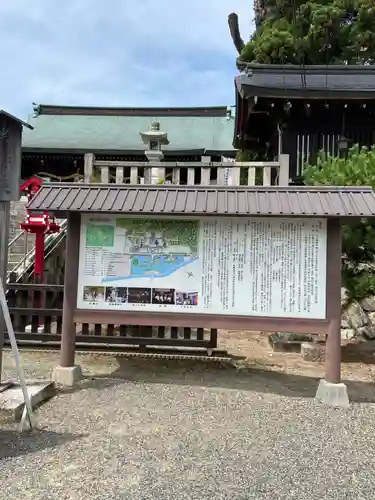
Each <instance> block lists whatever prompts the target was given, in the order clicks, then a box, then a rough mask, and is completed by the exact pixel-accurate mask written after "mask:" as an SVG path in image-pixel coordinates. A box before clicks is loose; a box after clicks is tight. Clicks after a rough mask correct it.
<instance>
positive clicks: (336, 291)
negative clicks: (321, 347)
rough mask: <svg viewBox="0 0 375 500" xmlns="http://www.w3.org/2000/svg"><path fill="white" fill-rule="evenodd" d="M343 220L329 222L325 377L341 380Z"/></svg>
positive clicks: (336, 380) (331, 379)
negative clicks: (327, 322)
mask: <svg viewBox="0 0 375 500" xmlns="http://www.w3.org/2000/svg"><path fill="white" fill-rule="evenodd" d="M341 251H342V243H341V221H340V219H328V222H327V319H328V321H329V326H328V332H327V342H326V355H325V379H326V381H327V382H330V383H332V384H339V383H340V382H341Z"/></svg>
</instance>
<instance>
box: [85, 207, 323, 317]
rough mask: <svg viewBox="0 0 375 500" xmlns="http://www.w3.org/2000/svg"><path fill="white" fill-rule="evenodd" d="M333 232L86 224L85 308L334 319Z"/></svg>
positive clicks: (303, 227)
mask: <svg viewBox="0 0 375 500" xmlns="http://www.w3.org/2000/svg"><path fill="white" fill-rule="evenodd" d="M325 279H326V223H325V221H324V220H319V219H317V220H316V219H314V220H306V219H274V220H272V219H261V218H237V219H233V218H207V217H206V218H205V219H203V218H202V219H200V220H199V219H194V220H192V219H188V220H182V219H162V218H156V217H155V218H132V217H126V216H123V217H121V216H117V217H113V216H110V217H106V216H103V215H99V216H96V217H93V216H88V215H87V216H83V217H82V225H81V242H80V264H79V292H78V303H77V307H78V308H83V309H90V308H95V309H97V308H100V309H107V310H108V309H121V310H145V311H160V310H162V311H166V312H199V313H211V314H227V315H228V314H236V315H247V316H266V315H268V316H275V317H306V318H324V317H325Z"/></svg>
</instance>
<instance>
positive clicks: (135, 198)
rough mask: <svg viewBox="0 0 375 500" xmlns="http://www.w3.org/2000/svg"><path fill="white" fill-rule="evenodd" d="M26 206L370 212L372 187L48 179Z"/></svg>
mask: <svg viewBox="0 0 375 500" xmlns="http://www.w3.org/2000/svg"><path fill="white" fill-rule="evenodd" d="M28 208H29V209H30V210H35V211H44V210H47V211H51V212H54V213H55V214H57V215H59V216H65V215H66V214H67V213H68V212H81V213H103V214H137V215H148V216H149V215H174V216H194V215H195V216H213V215H216V216H217V215H219V216H272V217H280V216H286V217H357V218H358V217H373V216H375V193H374V191H373V190H372V189H371V188H370V187H327V186H319V187H316V186H314V187H308V186H288V187H282V188H281V187H265V186H255V187H245V186H238V187H235V188H233V187H217V186H180V185H155V186H145V185H143V186H134V185H126V184H122V185H120V184H107V185H104V184H98V185H95V184H74V183H64V184H61V183H48V184H46V185H44V186H43V187H42V188H41V189H40V190H39V191H38V193H37V194H36V195H35V197H34V198H33V199H32V200H31V202H30V203H29V205H28Z"/></svg>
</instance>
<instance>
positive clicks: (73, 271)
mask: <svg viewBox="0 0 375 500" xmlns="http://www.w3.org/2000/svg"><path fill="white" fill-rule="evenodd" d="M80 231H81V215H80V214H79V213H75V212H70V213H69V214H68V223H67V236H66V251H65V282H64V302H63V319H62V334H61V353H60V366H61V367H73V366H74V359H75V337H76V331H75V324H74V321H73V313H74V309H75V308H76V307H77V286H78V260H79V243H80Z"/></svg>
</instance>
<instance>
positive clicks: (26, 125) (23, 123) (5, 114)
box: [0, 109, 34, 130]
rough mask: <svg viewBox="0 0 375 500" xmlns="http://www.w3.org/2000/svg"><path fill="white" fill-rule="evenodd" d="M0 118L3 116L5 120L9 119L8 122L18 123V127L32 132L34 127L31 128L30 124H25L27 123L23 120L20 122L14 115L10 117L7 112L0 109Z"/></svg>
mask: <svg viewBox="0 0 375 500" xmlns="http://www.w3.org/2000/svg"><path fill="white" fill-rule="evenodd" d="M0 116H5V117H6V118H9V119H10V120H13V121H14V122H16V123H19V124H20V125H22V126H23V127H26V128H28V129H30V130H33V129H34V127H32V126H31V125H30V123H27V122H24V121H23V120H21V119H20V118H17V117H16V116H14V115H11V114H10V113H8V112H7V111H4V110H3V109H0Z"/></svg>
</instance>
